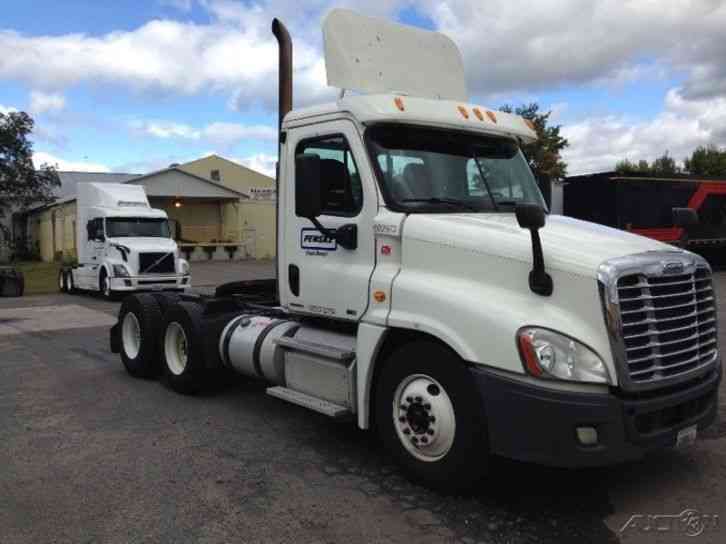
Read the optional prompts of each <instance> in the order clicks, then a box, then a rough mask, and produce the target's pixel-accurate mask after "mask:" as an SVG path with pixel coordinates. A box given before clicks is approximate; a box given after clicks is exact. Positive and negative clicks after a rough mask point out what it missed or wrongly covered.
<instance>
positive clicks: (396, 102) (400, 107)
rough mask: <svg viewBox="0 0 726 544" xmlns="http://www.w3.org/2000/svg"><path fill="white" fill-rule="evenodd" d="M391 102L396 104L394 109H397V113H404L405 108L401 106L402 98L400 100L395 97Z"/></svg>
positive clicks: (398, 97)
mask: <svg viewBox="0 0 726 544" xmlns="http://www.w3.org/2000/svg"><path fill="white" fill-rule="evenodd" d="M393 102H394V103H395V104H396V107H397V108H398V110H399V111H406V108H405V107H404V105H403V98H401V97H400V96H397V97H396V98H394V99H393Z"/></svg>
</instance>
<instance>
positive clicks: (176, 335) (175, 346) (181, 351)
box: [164, 321, 189, 376]
mask: <svg viewBox="0 0 726 544" xmlns="http://www.w3.org/2000/svg"><path fill="white" fill-rule="evenodd" d="M188 348H189V344H188V342H187V335H186V333H185V332H184V328H183V327H182V326H181V325H180V324H179V323H177V322H176V321H174V322H172V323H169V325H168V326H167V328H166V333H165V334H164V356H165V359H166V366H168V367H169V370H170V371H171V373H172V374H174V375H175V376H179V375H181V374H182V373H183V372H184V370H185V369H186V367H187V361H188V358H189V355H188Z"/></svg>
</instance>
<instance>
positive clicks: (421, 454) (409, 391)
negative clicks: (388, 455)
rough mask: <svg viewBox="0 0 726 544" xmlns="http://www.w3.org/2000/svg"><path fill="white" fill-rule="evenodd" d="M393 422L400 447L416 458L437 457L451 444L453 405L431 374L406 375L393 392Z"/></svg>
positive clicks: (447, 450) (435, 458)
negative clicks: (401, 445)
mask: <svg viewBox="0 0 726 544" xmlns="http://www.w3.org/2000/svg"><path fill="white" fill-rule="evenodd" d="M393 426H394V427H395V429H396V434H397V435H398V438H399V440H400V441H401V443H402V444H403V447H404V448H406V450H407V451H408V452H409V453H410V454H411V455H413V456H414V457H415V458H416V459H419V460H420V461H427V462H433V461H438V460H439V459H441V458H443V457H444V456H445V455H446V454H447V453H448V452H449V450H450V449H451V446H453V444H454V437H455V435H456V417H455V414H454V405H453V403H452V402H451V398H450V397H449V395H448V393H447V392H446V390H445V389H444V388H443V387H442V386H441V384H440V383H439V382H438V381H436V380H435V379H434V378H432V377H431V376H427V375H425V374H413V375H411V376H407V377H406V378H404V379H403V380H402V381H401V383H400V384H399V385H398V387H397V388H396V391H395V392H394V394H393Z"/></svg>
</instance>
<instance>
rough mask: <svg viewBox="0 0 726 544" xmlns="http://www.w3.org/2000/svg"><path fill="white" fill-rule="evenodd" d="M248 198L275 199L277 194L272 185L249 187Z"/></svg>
mask: <svg viewBox="0 0 726 544" xmlns="http://www.w3.org/2000/svg"><path fill="white" fill-rule="evenodd" d="M250 199H252V200H275V199H277V194H276V192H275V188H274V187H250Z"/></svg>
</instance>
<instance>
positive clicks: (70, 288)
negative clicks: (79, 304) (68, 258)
mask: <svg viewBox="0 0 726 544" xmlns="http://www.w3.org/2000/svg"><path fill="white" fill-rule="evenodd" d="M66 289H67V290H68V293H70V294H73V293H75V292H76V285H75V283H73V270H72V269H71V270H68V273H67V274H66Z"/></svg>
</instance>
